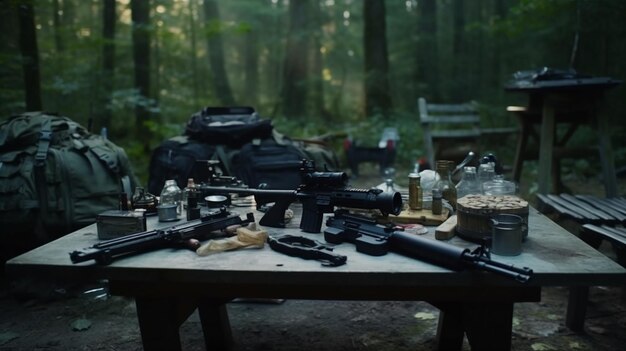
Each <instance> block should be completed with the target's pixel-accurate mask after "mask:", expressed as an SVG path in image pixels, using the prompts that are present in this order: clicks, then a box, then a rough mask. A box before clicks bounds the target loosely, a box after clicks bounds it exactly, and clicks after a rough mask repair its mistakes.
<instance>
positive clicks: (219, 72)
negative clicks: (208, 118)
mask: <svg viewBox="0 0 626 351" xmlns="http://www.w3.org/2000/svg"><path fill="white" fill-rule="evenodd" d="M204 17H205V20H206V22H207V23H206V24H207V25H208V26H209V28H210V30H209V31H208V37H207V46H208V51H209V53H208V56H209V65H210V66H211V71H212V73H213V88H214V89H215V95H216V96H217V98H218V100H219V102H220V103H221V104H222V105H233V104H234V103H235V99H234V98H233V93H232V90H231V89H230V83H229V81H228V76H227V74H226V68H225V65H224V47H223V44H222V33H221V28H222V26H221V21H220V14H219V8H218V6H217V1H216V0H204Z"/></svg>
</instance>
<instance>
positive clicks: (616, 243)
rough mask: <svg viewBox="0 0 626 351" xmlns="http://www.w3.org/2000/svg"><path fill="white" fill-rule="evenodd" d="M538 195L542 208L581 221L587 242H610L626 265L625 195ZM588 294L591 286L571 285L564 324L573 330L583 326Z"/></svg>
mask: <svg viewBox="0 0 626 351" xmlns="http://www.w3.org/2000/svg"><path fill="white" fill-rule="evenodd" d="M537 199H538V200H539V203H538V207H537V209H538V210H539V211H541V212H543V213H545V214H555V215H556V216H557V219H570V220H573V221H574V222H576V223H578V224H580V228H579V230H578V236H579V237H580V238H581V239H582V240H583V241H585V242H586V243H587V244H588V245H590V246H592V247H593V248H595V249H599V248H600V245H601V244H602V241H607V242H608V243H610V244H611V246H612V248H613V250H614V252H615V254H616V256H617V262H618V263H619V264H620V265H622V266H623V267H626V228H624V225H626V199H625V198H621V197H620V198H598V197H595V196H590V195H569V194H561V195H542V194H538V195H537ZM588 298H589V287H588V286H580V287H572V288H570V294H569V299H568V304H567V314H566V318H565V324H566V325H567V327H568V328H570V329H571V330H573V331H577V332H579V331H582V330H583V327H584V323H585V315H586V311H587V301H588Z"/></svg>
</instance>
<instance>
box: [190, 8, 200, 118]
mask: <svg viewBox="0 0 626 351" xmlns="http://www.w3.org/2000/svg"><path fill="white" fill-rule="evenodd" d="M189 34H190V35H189V41H190V42H191V43H190V44H191V53H190V55H189V57H190V58H191V74H192V75H193V76H192V77H191V82H192V89H193V106H194V108H196V109H199V108H200V107H201V106H200V84H199V79H200V78H199V77H198V56H197V51H198V48H197V47H196V7H195V1H189Z"/></svg>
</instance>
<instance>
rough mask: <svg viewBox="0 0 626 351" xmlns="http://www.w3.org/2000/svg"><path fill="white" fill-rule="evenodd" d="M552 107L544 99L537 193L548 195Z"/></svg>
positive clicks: (552, 121)
mask: <svg viewBox="0 0 626 351" xmlns="http://www.w3.org/2000/svg"><path fill="white" fill-rule="evenodd" d="M554 128H555V121H554V106H553V105H552V104H551V103H550V102H549V99H548V98H547V97H546V99H545V100H544V103H543V111H542V122H541V137H540V139H541V140H540V145H539V180H538V182H539V189H538V191H539V193H540V194H549V193H550V190H551V189H550V185H551V184H550V183H551V182H550V177H551V176H552V167H553V165H552V160H553V153H554V152H553V151H554Z"/></svg>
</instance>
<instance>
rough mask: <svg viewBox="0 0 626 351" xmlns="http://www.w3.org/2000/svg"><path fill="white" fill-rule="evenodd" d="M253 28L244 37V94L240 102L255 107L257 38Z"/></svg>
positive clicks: (257, 88)
mask: <svg viewBox="0 0 626 351" xmlns="http://www.w3.org/2000/svg"><path fill="white" fill-rule="evenodd" d="M257 31H258V26H254V27H253V28H252V29H251V30H250V32H248V33H246V37H245V83H244V86H245V93H244V95H245V96H244V98H243V99H242V101H243V102H244V103H245V104H248V105H250V106H254V107H256V105H257V104H258V102H259V45H258V41H259V36H258V35H257Z"/></svg>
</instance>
